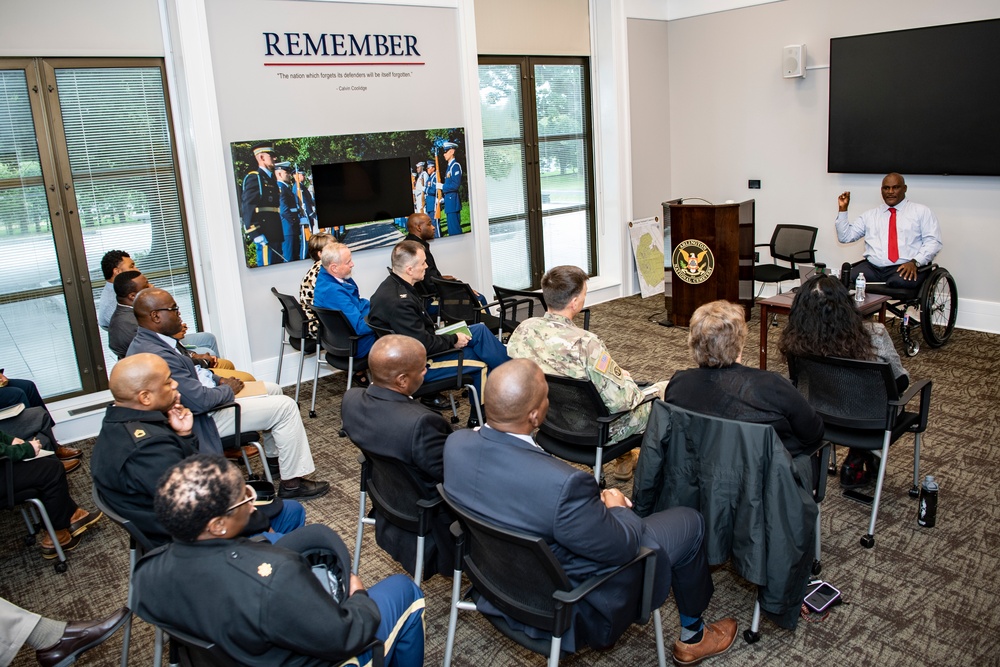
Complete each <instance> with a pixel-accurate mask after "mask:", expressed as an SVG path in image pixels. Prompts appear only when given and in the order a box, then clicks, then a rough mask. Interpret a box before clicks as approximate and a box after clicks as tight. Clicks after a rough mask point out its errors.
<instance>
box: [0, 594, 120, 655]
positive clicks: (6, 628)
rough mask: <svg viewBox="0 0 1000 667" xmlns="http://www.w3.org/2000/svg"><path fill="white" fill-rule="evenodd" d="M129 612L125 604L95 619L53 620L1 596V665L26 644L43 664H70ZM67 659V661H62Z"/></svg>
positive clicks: (104, 635)
mask: <svg viewBox="0 0 1000 667" xmlns="http://www.w3.org/2000/svg"><path fill="white" fill-rule="evenodd" d="M128 615H129V611H128V608H127V607H122V608H121V609H119V610H118V611H116V612H115V613H113V614H111V615H110V616H108V617H107V618H103V619H100V620H96V621H70V622H66V621H56V620H54V619H51V618H46V617H44V616H40V615H38V614H36V613H34V612H30V611H28V610H27V609H21V608H20V607H18V606H17V605H15V604H13V603H11V602H9V601H8V600H6V599H4V598H0V665H9V664H10V663H11V662H13V661H14V658H15V657H16V656H17V652H18V651H20V650H21V647H22V646H24V645H25V644H27V645H28V646H30V647H31V648H33V649H35V660H37V661H38V664H39V665H42V667H54V666H55V665H60V664H71V663H72V662H75V660H73V659H74V658H76V657H77V656H79V655H80V654H81V653H83V652H84V651H87V650H89V649H92V648H94V647H95V646H97V645H98V644H100V643H101V642H103V641H104V640H105V639H107V638H108V637H110V636H111V635H113V634H114V633H115V631H116V630H118V628H120V627H121V626H122V624H124V623H125V621H127V620H128ZM67 659H70V661H69V663H64V662H63V661H65V660H67Z"/></svg>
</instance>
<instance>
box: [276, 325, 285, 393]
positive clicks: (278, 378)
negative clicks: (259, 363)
mask: <svg viewBox="0 0 1000 667" xmlns="http://www.w3.org/2000/svg"><path fill="white" fill-rule="evenodd" d="M284 358H285V327H281V341H280V342H279V343H278V372H277V373H276V374H275V376H274V383H275V384H281V362H282V360H283V359H284Z"/></svg>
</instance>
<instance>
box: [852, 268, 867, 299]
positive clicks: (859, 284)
mask: <svg viewBox="0 0 1000 667" xmlns="http://www.w3.org/2000/svg"><path fill="white" fill-rule="evenodd" d="M854 300H855V301H857V302H858V303H861V302H862V301H864V300H865V274H863V273H859V274H858V279H857V280H855V281H854Z"/></svg>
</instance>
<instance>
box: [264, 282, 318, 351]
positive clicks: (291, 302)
mask: <svg viewBox="0 0 1000 667" xmlns="http://www.w3.org/2000/svg"><path fill="white" fill-rule="evenodd" d="M271 294H273V295H274V296H276V297H277V298H278V303H279V304H281V326H283V327H285V331H286V332H288V336H289V338H297V339H301V338H309V337H310V336H309V320H308V319H306V313H305V311H304V310H302V304H300V303H299V300H298V299H296V298H295V297H294V296H291V295H290V294H282V293H281V292H279V291H278V290H276V289H275V288H273V287H272V288H271Z"/></svg>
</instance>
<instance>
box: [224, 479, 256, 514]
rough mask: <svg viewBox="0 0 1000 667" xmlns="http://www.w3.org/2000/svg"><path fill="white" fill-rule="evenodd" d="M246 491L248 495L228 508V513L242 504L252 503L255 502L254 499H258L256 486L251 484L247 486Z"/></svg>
mask: <svg viewBox="0 0 1000 667" xmlns="http://www.w3.org/2000/svg"><path fill="white" fill-rule="evenodd" d="M245 493H246V495H247V497H246V498H244V499H243V500H241V501H240V502H238V503H236V504H235V505H232V506H231V507H229V508H228V509H227V510H226V514H229V513H230V512H232V511H233V510H234V509H236V508H237V507H239V506H241V505H246V504H247V503H252V502H254V501H256V500H257V491H256V490H254V488H253V487H252V486H250V485H249V484H248V485H247V487H246V492H245Z"/></svg>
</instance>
